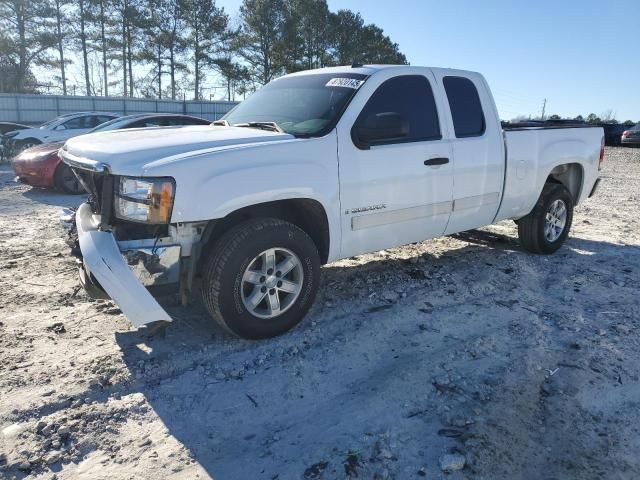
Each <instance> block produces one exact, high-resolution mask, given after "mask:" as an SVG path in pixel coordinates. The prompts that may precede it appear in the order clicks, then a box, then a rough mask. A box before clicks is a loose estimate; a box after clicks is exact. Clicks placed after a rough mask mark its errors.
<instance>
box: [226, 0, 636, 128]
mask: <svg viewBox="0 0 640 480" xmlns="http://www.w3.org/2000/svg"><path fill="white" fill-rule="evenodd" d="M240 3H241V2H240V0H218V4H219V5H220V6H224V7H225V10H227V12H228V13H231V14H232V16H235V15H237V11H238V7H239V5H240ZM328 3H329V8H330V9H331V10H332V11H336V10H338V9H340V8H349V9H351V10H354V11H359V12H360V13H361V15H362V16H363V18H364V20H365V22H368V23H375V24H377V25H378V26H380V27H381V28H383V29H384V31H385V33H387V34H388V35H389V36H390V37H391V38H392V39H393V40H394V41H395V42H397V43H398V44H399V45H400V49H401V51H402V52H403V53H404V54H405V55H407V58H408V59H409V62H410V63H411V64H413V65H427V66H436V67H453V68H461V69H467V70H475V71H478V72H481V73H482V74H483V75H484V76H485V77H486V78H487V80H488V82H489V84H490V86H491V88H492V90H493V92H494V95H495V97H496V102H497V104H498V109H499V111H500V115H501V117H502V118H505V119H509V118H512V117H515V116H516V115H519V114H526V115H528V114H531V115H539V114H540V110H541V107H542V101H543V99H544V98H546V99H547V110H546V112H547V114H548V115H551V114H558V115H562V116H572V117H573V116H576V115H578V114H582V115H586V114H588V113H590V112H594V113H596V114H598V115H600V114H601V113H603V112H606V111H608V110H613V112H614V113H615V116H616V118H617V119H618V120H627V119H631V120H635V121H638V120H640V53H638V52H639V50H638V48H639V47H640V1H638V0H631V1H615V0H600V1H596V0H554V1H552V0H537V1H525V0H483V1H479V0H476V1H473V0H458V1H453V0H450V1H446V0H393V1H389V0H328Z"/></svg>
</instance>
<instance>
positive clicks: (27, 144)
mask: <svg viewBox="0 0 640 480" xmlns="http://www.w3.org/2000/svg"><path fill="white" fill-rule="evenodd" d="M40 143H42V142H40V141H38V140H36V139H34V138H27V139H26V140H23V141H22V142H20V143H18V145H17V147H18V148H17V149H16V152H15V154H16V155H17V154H19V153H22V152H24V151H25V150H29V149H30V148H32V147H35V146H37V145H40Z"/></svg>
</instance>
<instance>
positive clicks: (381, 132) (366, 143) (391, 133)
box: [352, 112, 409, 149]
mask: <svg viewBox="0 0 640 480" xmlns="http://www.w3.org/2000/svg"><path fill="white" fill-rule="evenodd" d="M408 136H409V122H408V121H407V120H406V119H405V118H404V117H403V116H402V115H400V114H399V113H396V112H383V113H376V114H373V115H369V116H368V117H366V118H365V119H364V121H362V122H359V123H358V124H357V125H356V126H354V128H353V130H352V137H353V140H354V143H355V144H356V146H357V147H358V148H363V149H367V148H369V147H370V146H371V145H374V144H376V143H381V142H392V141H396V140H402V139H403V138H406V137H408Z"/></svg>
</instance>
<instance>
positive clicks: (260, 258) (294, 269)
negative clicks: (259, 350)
mask: <svg viewBox="0 0 640 480" xmlns="http://www.w3.org/2000/svg"><path fill="white" fill-rule="evenodd" d="M319 279H320V257H319V255H318V249H317V248H316V245H315V244H314V242H313V240H311V238H310V237H309V236H308V235H307V234H306V233H305V232H304V231H303V230H301V229H300V228H298V227H297V226H295V225H293V224H292V223H289V222H285V221H283V220H279V219H275V218H257V219H251V220H247V221H246V222H243V223H241V224H240V225H237V226H236V227H234V228H232V229H231V230H229V231H228V232H226V233H225V234H224V235H223V236H222V237H221V238H220V239H219V240H218V241H217V242H216V243H215V245H214V247H213V249H212V251H211V252H210V254H209V257H208V259H207V261H206V263H205V265H204V270H203V285H202V297H203V301H204V304H205V306H206V307H207V310H208V311H209V313H210V315H211V316H212V317H213V318H214V319H215V320H216V321H217V322H218V323H219V324H220V325H221V326H222V327H223V328H225V329H226V330H227V331H229V332H230V333H232V334H235V335H237V336H239V337H243V338H248V339H261V338H269V337H274V336H276V335H280V334H282V333H284V332H286V331H287V330H290V329H291V328H293V327H294V326H295V325H297V324H298V323H300V321H301V320H302V319H303V318H304V316H305V315H306V313H307V311H308V310H309V308H310V307H311V305H312V304H313V301H314V299H315V296H316V293H317V290H318V283H319Z"/></svg>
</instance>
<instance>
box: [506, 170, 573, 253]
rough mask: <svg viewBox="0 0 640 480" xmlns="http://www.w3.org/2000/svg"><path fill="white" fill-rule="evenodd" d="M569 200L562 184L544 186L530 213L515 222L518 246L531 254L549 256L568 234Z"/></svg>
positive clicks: (571, 214) (570, 216) (571, 213)
mask: <svg viewBox="0 0 640 480" xmlns="http://www.w3.org/2000/svg"><path fill="white" fill-rule="evenodd" d="M572 220H573V197H572V196H571V193H570V192H569V190H567V189H566V187H565V186H564V185H561V184H558V183H547V184H545V186H544V188H543V189H542V194H541V195H540V198H539V199H538V202H537V203H536V206H535V207H534V208H533V210H532V211H531V213H529V215H527V216H526V217H523V218H521V219H520V220H518V237H519V238H520V243H521V244H522V246H523V247H524V248H525V249H526V250H528V251H530V252H533V253H545V254H549V253H553V252H555V251H556V250H558V249H559V248H560V247H561V246H562V244H563V243H564V241H565V240H566V239H567V236H568V235H569V230H570V229H571V222H572Z"/></svg>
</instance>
